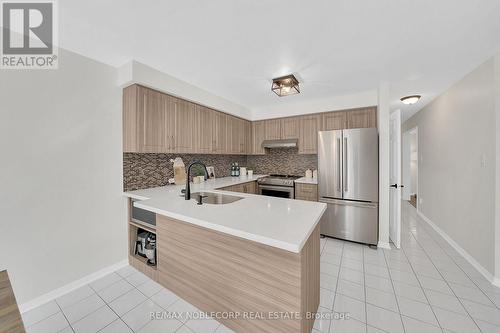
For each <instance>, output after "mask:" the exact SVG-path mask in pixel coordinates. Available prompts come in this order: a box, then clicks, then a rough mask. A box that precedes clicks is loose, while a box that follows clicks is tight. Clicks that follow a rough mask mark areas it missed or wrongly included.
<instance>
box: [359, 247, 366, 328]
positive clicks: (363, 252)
mask: <svg viewBox="0 0 500 333" xmlns="http://www.w3.org/2000/svg"><path fill="white" fill-rule="evenodd" d="M361 255H362V258H361V259H362V261H361V263H362V265H363V291H364V292H365V322H366V323H365V332H366V333H368V313H367V311H366V276H365V274H366V271H365V248H364V247H363V249H362V251H361Z"/></svg>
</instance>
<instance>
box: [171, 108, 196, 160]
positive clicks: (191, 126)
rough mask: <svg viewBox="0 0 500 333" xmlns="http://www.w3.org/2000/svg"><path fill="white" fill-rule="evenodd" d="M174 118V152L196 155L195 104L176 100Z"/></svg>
mask: <svg viewBox="0 0 500 333" xmlns="http://www.w3.org/2000/svg"><path fill="white" fill-rule="evenodd" d="M177 103H178V104H177V105H178V107H177V112H176V117H175V138H176V142H175V146H176V149H175V151H176V152H178V153H196V152H197V143H198V140H197V136H198V122H197V121H196V115H197V114H196V111H197V110H196V108H197V107H196V104H194V103H191V102H188V101H185V100H182V99H177Z"/></svg>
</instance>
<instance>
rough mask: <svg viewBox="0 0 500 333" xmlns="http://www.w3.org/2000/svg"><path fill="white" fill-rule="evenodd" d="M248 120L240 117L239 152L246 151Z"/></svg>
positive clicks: (238, 122) (243, 152)
mask: <svg viewBox="0 0 500 333" xmlns="http://www.w3.org/2000/svg"><path fill="white" fill-rule="evenodd" d="M245 123H246V120H244V119H241V118H238V121H237V124H238V154H241V155H243V154H245V153H246V134H245V125H246V124H245Z"/></svg>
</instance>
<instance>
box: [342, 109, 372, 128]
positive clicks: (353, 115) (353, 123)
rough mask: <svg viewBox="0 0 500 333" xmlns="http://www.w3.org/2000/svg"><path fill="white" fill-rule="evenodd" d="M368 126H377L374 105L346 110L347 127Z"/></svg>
mask: <svg viewBox="0 0 500 333" xmlns="http://www.w3.org/2000/svg"><path fill="white" fill-rule="evenodd" d="M368 127H377V108H376V107H369V108H363V109H357V110H349V111H347V128H368Z"/></svg>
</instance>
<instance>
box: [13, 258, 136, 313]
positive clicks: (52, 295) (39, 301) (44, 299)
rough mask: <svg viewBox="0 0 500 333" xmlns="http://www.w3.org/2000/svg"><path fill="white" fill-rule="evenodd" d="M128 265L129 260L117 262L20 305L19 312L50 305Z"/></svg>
mask: <svg viewBox="0 0 500 333" xmlns="http://www.w3.org/2000/svg"><path fill="white" fill-rule="evenodd" d="M127 265H128V259H125V260H122V261H120V262H117V263H116V264H113V265H111V266H108V267H105V268H103V269H101V270H99V271H97V272H94V273H92V274H90V275H87V276H84V277H83V278H81V279H78V280H76V281H73V282H71V283H68V284H67V285H64V286H62V287H60V288H57V289H55V290H52V291H50V292H48V293H46V294H43V295H42V296H39V297H37V298H35V299H32V300H31V301H28V302H25V303H23V304H21V305H19V311H20V312H21V313H24V312H27V311H29V310H32V309H34V308H36V307H38V306H40V305H43V304H45V303H48V302H50V301H52V300H54V299H56V298H58V297H61V296H62V295H65V294H67V293H69V292H71V291H73V290H76V289H78V288H80V287H83V286H85V285H87V284H89V283H91V282H93V281H95V280H97V279H100V278H102V277H103V276H106V275H108V274H110V273H112V272H114V271H116V270H118V269H120V268H122V267H125V266H127Z"/></svg>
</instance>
